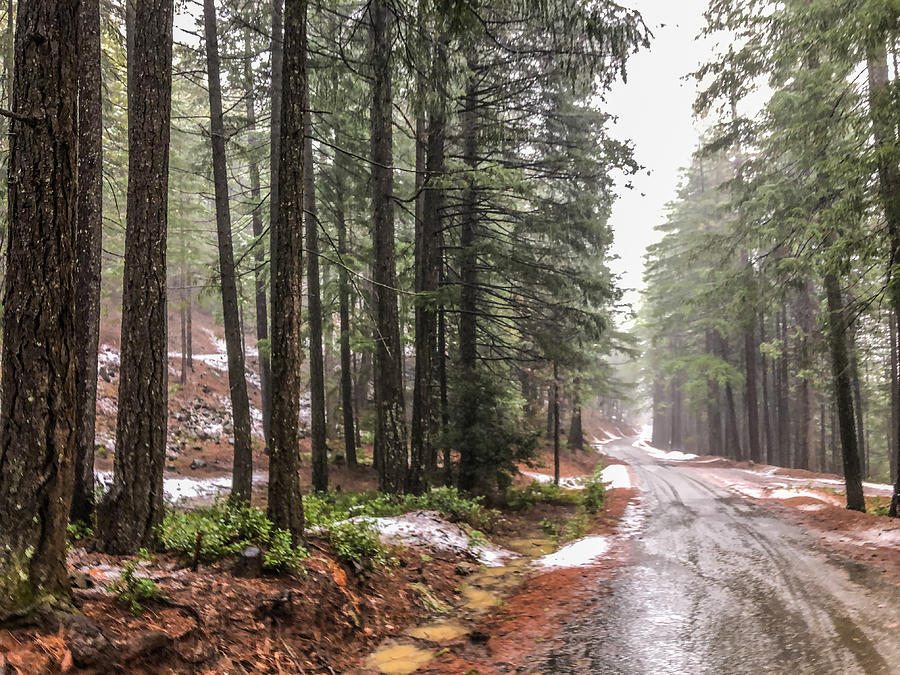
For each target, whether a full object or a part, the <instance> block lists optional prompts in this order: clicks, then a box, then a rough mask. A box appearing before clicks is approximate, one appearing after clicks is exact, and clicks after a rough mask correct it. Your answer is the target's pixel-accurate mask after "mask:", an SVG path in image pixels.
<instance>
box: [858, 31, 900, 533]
mask: <svg viewBox="0 0 900 675" xmlns="http://www.w3.org/2000/svg"><path fill="white" fill-rule="evenodd" d="M885 38H886V36H885V35H883V34H881V32H880V31H878V32H876V34H875V35H874V36H873V38H872V39H871V40H870V41H869V44H868V45H867V53H866V65H867V71H868V79H869V110H870V114H871V117H872V135H873V137H874V139H875V145H876V147H877V149H879V150H884V149H885V148H890V147H892V146H894V145H896V142H897V127H896V126H895V125H896V115H895V109H894V108H895V106H894V100H893V94H892V92H891V87H890V80H889V77H888V68H887V48H886V47H885ZM878 182H879V186H880V192H881V201H882V207H883V209H884V215H885V220H886V222H887V229H888V239H889V241H890V256H889V263H890V275H889V283H888V295H889V297H890V300H891V306H892V308H893V311H894V315H895V317H900V273H898V265H900V167H898V166H897V161H896V157H895V156H894V155H893V154H891V153H886V152H881V154H880V155H879V162H878ZM895 379H896V376H895ZM898 425H900V414H898V415H897V416H896V418H895V419H894V434H895V438H896V439H897V442H896V447H895V451H896V452H897V453H900V428H898ZM896 457H897V460H896V461H895V471H896V473H897V479H896V483H895V488H894V494H893V498H892V500H891V508H890V515H891V516H893V517H897V516H900V512H898V510H900V469H898V468H897V467H898V466H900V454H897V455H896Z"/></svg>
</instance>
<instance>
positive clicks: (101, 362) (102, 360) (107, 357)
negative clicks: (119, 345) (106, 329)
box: [97, 344, 119, 370]
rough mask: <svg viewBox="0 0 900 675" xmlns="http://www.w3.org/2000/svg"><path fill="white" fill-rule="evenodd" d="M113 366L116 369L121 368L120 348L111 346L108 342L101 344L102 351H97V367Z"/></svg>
mask: <svg viewBox="0 0 900 675" xmlns="http://www.w3.org/2000/svg"><path fill="white" fill-rule="evenodd" d="M103 366H107V367H110V366H112V367H113V368H114V369H115V370H118V369H119V350H118V349H116V348H115V347H110V346H109V345H107V344H103V345H100V351H99V352H98V353H97V367H98V368H101V367H103Z"/></svg>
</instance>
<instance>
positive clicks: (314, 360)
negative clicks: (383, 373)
mask: <svg viewBox="0 0 900 675" xmlns="http://www.w3.org/2000/svg"><path fill="white" fill-rule="evenodd" d="M306 110H307V113H306V134H305V136H306V138H305V139H304V141H303V147H304V152H305V153H306V155H305V156H304V158H303V180H304V185H303V192H304V195H303V199H304V201H305V203H306V209H305V213H304V225H305V230H306V251H307V254H308V255H307V258H306V296H307V300H308V304H309V407H310V440H311V443H312V486H313V490H317V491H319V492H325V491H326V490H328V444H327V439H326V438H325V436H326V428H325V363H324V360H323V357H322V294H321V289H320V283H321V282H320V279H319V213H318V210H317V208H316V174H315V167H314V166H313V142H312V113H311V112H309V110H310V105H309V81H308V80H307V90H306Z"/></svg>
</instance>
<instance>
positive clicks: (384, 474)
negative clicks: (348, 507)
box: [369, 0, 408, 494]
mask: <svg viewBox="0 0 900 675" xmlns="http://www.w3.org/2000/svg"><path fill="white" fill-rule="evenodd" d="M369 16H370V19H371V22H372V73H373V77H372V115H371V124H372V136H371V157H372V223H373V245H374V246H373V248H374V258H375V260H374V275H373V280H374V287H375V288H374V291H375V336H376V339H375V407H376V413H375V448H376V453H379V455H380V456H379V460H380V461H379V463H378V486H379V489H380V490H382V491H383V492H388V493H395V494H396V493H401V492H403V491H404V489H405V488H406V478H407V471H408V456H407V449H406V416H405V412H404V408H405V406H404V397H403V378H402V373H403V371H402V363H401V358H402V353H401V350H402V346H401V343H400V320H399V316H398V310H397V268H396V260H395V253H394V243H395V242H394V238H395V237H394V201H393V200H394V175H393V161H394V160H393V135H392V113H393V96H392V91H391V87H392V77H391V61H392V58H391V51H392V42H393V23H394V16H393V10H392V8H391V6H390V3H389V2H388V0H373V2H372V3H371V4H370V5H369Z"/></svg>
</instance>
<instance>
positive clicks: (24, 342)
mask: <svg viewBox="0 0 900 675" xmlns="http://www.w3.org/2000/svg"><path fill="white" fill-rule="evenodd" d="M15 49H16V57H15V66H14V69H15V72H14V76H13V112H14V113H16V114H17V115H20V116H21V117H22V118H23V119H24V120H33V122H32V121H21V120H14V121H13V122H12V127H11V128H12V133H11V134H10V142H11V148H10V151H11V152H10V164H9V248H8V252H7V265H8V267H7V274H6V277H5V280H4V297H3V308H4V311H5V314H4V321H3V346H2V355H3V358H2V378H0V381H2V383H3V386H2V396H0V551H2V552H3V553H2V555H0V623H2V622H4V621H6V620H8V619H13V618H17V617H20V616H25V615H28V614H30V613H31V612H33V611H34V610H36V609H38V606H39V605H59V606H65V607H68V606H69V579H68V573H67V570H66V523H67V522H68V517H69V510H70V507H71V501H72V483H73V481H74V468H75V467H74V461H75V446H76V432H75V424H76V414H77V405H78V401H77V394H76V380H75V367H74V364H73V362H72V359H71V358H70V355H71V354H73V353H74V352H75V350H76V348H77V344H78V342H77V340H76V335H75V331H76V320H75V314H76V305H75V283H74V282H75V275H76V261H77V254H76V219H77V210H76V209H77V204H76V200H77V193H76V189H77V178H76V176H77V169H78V167H77V159H78V158H77V153H76V148H77V147H78V144H77V128H76V125H77V122H76V114H77V111H76V105H77V103H76V102H77V84H76V83H77V78H78V2H77V1H76V0H35V1H34V2H23V3H20V5H19V14H18V24H17V29H16V47H15Z"/></svg>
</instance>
